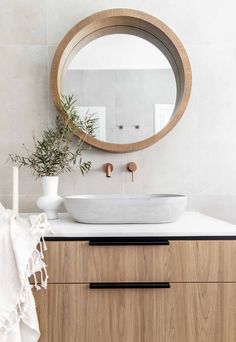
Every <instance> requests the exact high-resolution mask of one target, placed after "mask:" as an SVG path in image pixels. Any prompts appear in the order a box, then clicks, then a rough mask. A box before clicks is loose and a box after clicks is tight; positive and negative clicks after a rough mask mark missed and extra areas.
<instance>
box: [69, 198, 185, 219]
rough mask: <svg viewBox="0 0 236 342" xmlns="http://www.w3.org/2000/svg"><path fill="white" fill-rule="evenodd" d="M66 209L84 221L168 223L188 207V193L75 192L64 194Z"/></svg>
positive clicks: (73, 216)
mask: <svg viewBox="0 0 236 342" xmlns="http://www.w3.org/2000/svg"><path fill="white" fill-rule="evenodd" d="M64 203H65V207H66V210H67V211H68V213H69V214H70V215H71V216H72V218H73V219H74V220H75V221H77V222H81V223H92V224H94V223H95V224H96V223H98V224H102V223H114V224H125V223H168V222H174V221H176V220H177V219H178V218H179V217H180V216H181V215H182V214H183V213H184V211H185V208H186V204H187V197H186V196H185V195H172V194H160V195H158V194H156V195H155V194H153V195H134V194H132V195H130V194H114V195H113V194H110V195H73V196H66V197H65V198H64Z"/></svg>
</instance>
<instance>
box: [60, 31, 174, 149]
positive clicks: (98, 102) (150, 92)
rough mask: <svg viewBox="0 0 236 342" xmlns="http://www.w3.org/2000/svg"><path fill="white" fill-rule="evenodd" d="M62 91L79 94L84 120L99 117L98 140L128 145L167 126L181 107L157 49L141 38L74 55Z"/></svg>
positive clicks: (104, 42) (118, 38) (122, 37)
mask: <svg viewBox="0 0 236 342" xmlns="http://www.w3.org/2000/svg"><path fill="white" fill-rule="evenodd" d="M62 92H63V93H64V94H75V95H76V97H77V99H78V102H79V105H80V106H81V107H79V114H80V115H82V116H83V115H85V113H87V114H88V115H90V114H91V115H93V116H94V117H95V118H97V126H98V129H97V130H96V132H95V137H96V138H97V139H99V140H103V141H107V142H110V143H115V144H117V143H120V144H127V143H132V142H137V141H140V140H143V139H146V138H148V137H150V136H152V135H154V134H155V133H157V132H159V131H160V130H161V129H162V128H164V127H165V126H166V124H167V123H168V122H169V120H170V118H171V116H172V113H173V110H174V106H175V102H176V81H175V75H174V72H173V70H172V67H171V65H170V63H169V61H168V60H167V58H166V57H165V56H164V54H163V53H162V52H161V51H160V50H159V49H157V48H156V46H154V45H153V44H151V43H149V42H148V41H146V40H145V39H143V38H139V37H137V36H133V35H129V34H113V35H107V36H103V37H100V38H98V39H96V40H94V41H92V42H90V43H89V44H87V45H86V46H85V47H83V48H82V49H81V50H80V51H79V52H78V53H77V54H75V55H74V56H73V58H72V60H71V61H70V63H69V64H68V65H67V68H66V70H64V77H63V82H62Z"/></svg>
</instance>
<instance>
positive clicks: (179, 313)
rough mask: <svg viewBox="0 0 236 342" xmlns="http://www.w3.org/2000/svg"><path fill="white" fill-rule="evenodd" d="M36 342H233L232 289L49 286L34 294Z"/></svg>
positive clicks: (235, 292)
mask: <svg viewBox="0 0 236 342" xmlns="http://www.w3.org/2000/svg"><path fill="white" fill-rule="evenodd" d="M35 297H36V302H37V303H38V314H39V321H40V327H41V332H42V337H41V339H40V342H65V341H66V342H94V341H96V342H106V341H107V342H110V341H112V342H157V341H158V342H235V340H236V325H235V320H236V284H231V283H227V284H214V283H208V284H207V283H201V284H179V283H178V284H171V288H170V289H145V290H143V289H125V290H124V289H122V290H120V289H117V290H90V289H89V288H88V286H87V285H79V284H67V285H62V284H57V285H49V287H48V290H47V291H40V292H37V293H36V294H35Z"/></svg>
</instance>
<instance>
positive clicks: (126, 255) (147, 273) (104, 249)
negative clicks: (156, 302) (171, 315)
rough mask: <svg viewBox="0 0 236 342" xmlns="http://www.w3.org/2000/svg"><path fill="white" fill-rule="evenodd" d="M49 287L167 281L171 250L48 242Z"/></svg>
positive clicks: (87, 243)
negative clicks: (64, 284) (91, 283)
mask: <svg viewBox="0 0 236 342" xmlns="http://www.w3.org/2000/svg"><path fill="white" fill-rule="evenodd" d="M47 245H48V252H47V257H46V263H47V264H48V273H49V283H89V282H122V281H124V282H125V281H131V282H132V281H133V282H135V281H166V279H168V278H169V276H168V261H169V253H168V251H169V246H162V245H161V246H90V245H89V242H88V241H68V242H63V241H62V242H54V241H53V242H48V243H47Z"/></svg>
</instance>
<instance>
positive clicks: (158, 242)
mask: <svg viewBox="0 0 236 342" xmlns="http://www.w3.org/2000/svg"><path fill="white" fill-rule="evenodd" d="M169 244H170V243H169V241H168V240H165V239H163V240H162V239H160V238H156V237H153V238H152V237H148V238H143V237H142V238H138V237H136V238H132V237H130V238H129V237H117V238H110V237H109V238H108V237H107V238H92V239H90V240H89V245H90V246H130V245H132V246H136V245H138V246H139V245H140V246H142V245H150V246H152V245H153V246H168V245H169Z"/></svg>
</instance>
